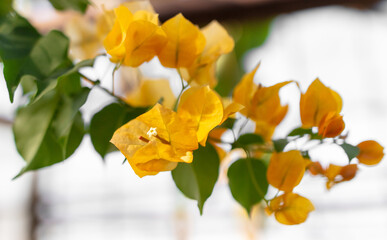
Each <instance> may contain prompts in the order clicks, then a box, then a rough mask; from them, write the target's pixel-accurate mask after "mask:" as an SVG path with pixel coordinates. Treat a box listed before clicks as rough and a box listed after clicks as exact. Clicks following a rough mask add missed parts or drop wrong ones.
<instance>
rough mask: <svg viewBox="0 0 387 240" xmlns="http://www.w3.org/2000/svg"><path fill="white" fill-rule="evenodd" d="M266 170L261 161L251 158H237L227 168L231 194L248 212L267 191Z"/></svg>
mask: <svg viewBox="0 0 387 240" xmlns="http://www.w3.org/2000/svg"><path fill="white" fill-rule="evenodd" d="M266 170H267V168H266V166H265V164H264V163H263V162H262V161H260V160H259V159H253V158H245V159H239V160H237V161H236V162H234V163H233V164H232V165H231V166H230V168H229V169H228V173H227V176H228V179H229V186H230V190H231V194H232V196H233V197H234V199H235V200H236V201H237V202H238V203H240V204H241V205H242V206H243V207H244V208H245V209H246V211H247V212H248V213H250V211H251V208H252V207H253V206H254V205H255V204H257V203H259V202H260V201H262V199H263V198H264V197H265V195H266V193H267V189H268V188H269V184H268V182H267V179H266Z"/></svg>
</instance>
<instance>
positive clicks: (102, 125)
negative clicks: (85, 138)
mask: <svg viewBox="0 0 387 240" xmlns="http://www.w3.org/2000/svg"><path fill="white" fill-rule="evenodd" d="M145 111H146V108H133V109H131V108H128V107H127V106H125V105H123V104H118V103H112V104H110V105H108V106H106V107H104V108H103V109H102V110H101V111H99V112H98V113H96V114H95V115H94V117H93V118H92V119H91V122H90V127H89V129H90V130H89V131H90V137H91V141H92V143H93V146H94V149H95V150H96V151H97V152H98V153H99V155H101V157H102V158H104V157H105V155H106V154H107V153H109V152H112V151H114V150H116V148H115V147H114V145H113V144H111V143H110V139H111V138H112V136H113V133H114V132H115V131H116V130H117V129H118V128H119V127H121V126H122V125H124V124H125V123H127V122H128V121H130V120H132V119H134V118H136V117H137V116H139V115H141V114H142V113H144V112H145Z"/></svg>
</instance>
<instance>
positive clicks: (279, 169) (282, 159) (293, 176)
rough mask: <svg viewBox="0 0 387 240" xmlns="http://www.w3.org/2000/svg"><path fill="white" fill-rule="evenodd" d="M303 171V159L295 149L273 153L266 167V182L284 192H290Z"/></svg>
mask: <svg viewBox="0 0 387 240" xmlns="http://www.w3.org/2000/svg"><path fill="white" fill-rule="evenodd" d="M304 173H305V161H304V159H303V157H302V155H301V153H300V152H299V151H297V150H292V151H289V152H281V153H273V155H272V156H271V159H270V163H269V167H268V169H267V180H268V182H269V183H270V184H271V185H272V186H274V187H276V188H278V189H279V190H282V191H285V192H291V191H292V190H293V188H294V187H295V186H297V185H298V184H299V183H300V182H301V179H302V177H303V176H304Z"/></svg>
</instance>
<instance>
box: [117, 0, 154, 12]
mask: <svg viewBox="0 0 387 240" xmlns="http://www.w3.org/2000/svg"><path fill="white" fill-rule="evenodd" d="M122 5H123V6H125V7H127V8H128V9H129V10H130V11H131V12H132V13H135V12H138V11H141V10H144V11H146V12H149V13H155V10H154V8H153V6H152V4H151V3H150V2H149V1H148V0H145V1H144V0H140V1H130V2H124V3H122Z"/></svg>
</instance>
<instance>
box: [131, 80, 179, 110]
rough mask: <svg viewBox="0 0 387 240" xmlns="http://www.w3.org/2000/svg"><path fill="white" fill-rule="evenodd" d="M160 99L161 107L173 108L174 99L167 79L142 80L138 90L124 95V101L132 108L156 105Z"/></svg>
mask: <svg viewBox="0 0 387 240" xmlns="http://www.w3.org/2000/svg"><path fill="white" fill-rule="evenodd" d="M161 98H162V99H163V102H162V105H163V106H165V107H167V108H172V107H173V105H174V103H175V100H176V97H175V95H174V94H173V92H172V90H171V87H170V84H169V81H168V80H167V79H154V80H149V79H143V80H142V81H141V83H140V86H139V87H138V88H136V89H135V90H134V91H132V92H129V93H128V94H127V95H126V97H125V101H126V102H127V103H129V104H130V105H131V106H134V107H147V106H152V105H154V104H156V103H157V102H158V101H159V100H160V99H161Z"/></svg>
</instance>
